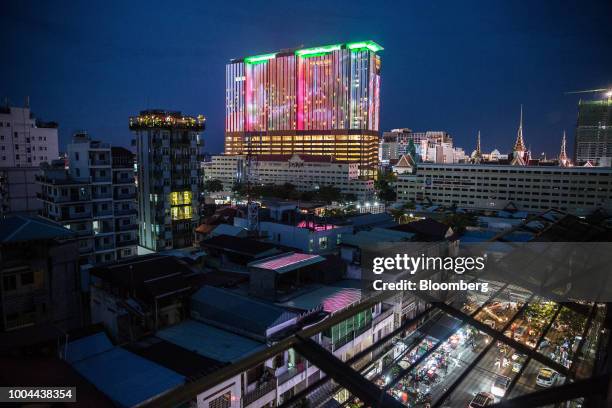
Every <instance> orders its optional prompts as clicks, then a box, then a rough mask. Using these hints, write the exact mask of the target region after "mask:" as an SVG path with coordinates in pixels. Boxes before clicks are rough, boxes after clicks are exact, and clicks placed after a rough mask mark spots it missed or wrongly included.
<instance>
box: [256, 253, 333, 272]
mask: <svg viewBox="0 0 612 408" xmlns="http://www.w3.org/2000/svg"><path fill="white" fill-rule="evenodd" d="M324 260H325V259H324V258H323V257H322V256H320V255H312V254H302V253H287V254H281V255H277V256H274V257H270V258H266V259H260V260H258V261H255V262H251V263H250V264H249V266H250V267H253V268H260V269H269V270H272V271H275V272H277V273H285V272H291V271H294V270H296V269H299V268H303V267H305V266H308V265H314V264H317V263H320V262H323V261H324Z"/></svg>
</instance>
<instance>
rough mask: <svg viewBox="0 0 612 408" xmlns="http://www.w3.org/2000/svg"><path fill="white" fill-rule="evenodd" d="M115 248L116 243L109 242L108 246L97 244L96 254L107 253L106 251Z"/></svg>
mask: <svg viewBox="0 0 612 408" xmlns="http://www.w3.org/2000/svg"><path fill="white" fill-rule="evenodd" d="M114 248H115V243H114V242H108V243H106V244H104V243H100V242H96V252H97V251H106V250H109V249H114Z"/></svg>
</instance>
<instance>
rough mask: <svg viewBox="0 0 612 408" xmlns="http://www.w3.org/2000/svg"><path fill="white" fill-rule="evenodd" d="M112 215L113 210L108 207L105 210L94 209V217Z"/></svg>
mask: <svg viewBox="0 0 612 408" xmlns="http://www.w3.org/2000/svg"><path fill="white" fill-rule="evenodd" d="M112 215H113V210H112V209H110V208H109V209H107V210H95V211H94V216H95V217H110V216H112Z"/></svg>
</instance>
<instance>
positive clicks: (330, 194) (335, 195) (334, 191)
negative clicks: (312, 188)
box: [316, 186, 342, 203]
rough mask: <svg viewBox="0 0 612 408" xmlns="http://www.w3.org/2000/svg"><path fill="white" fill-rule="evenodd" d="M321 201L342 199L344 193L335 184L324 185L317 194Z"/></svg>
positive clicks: (327, 201)
mask: <svg viewBox="0 0 612 408" xmlns="http://www.w3.org/2000/svg"><path fill="white" fill-rule="evenodd" d="M316 195H317V196H318V198H319V199H320V200H321V201H325V202H326V203H331V202H333V201H340V198H342V194H341V193H340V190H339V189H338V188H336V187H334V186H322V187H321V188H319V191H318V192H317V194H316Z"/></svg>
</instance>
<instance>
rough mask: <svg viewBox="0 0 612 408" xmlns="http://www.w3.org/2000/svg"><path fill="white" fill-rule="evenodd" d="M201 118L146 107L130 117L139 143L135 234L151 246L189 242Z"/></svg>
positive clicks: (195, 201) (199, 174) (193, 220)
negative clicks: (146, 108) (136, 228)
mask: <svg viewBox="0 0 612 408" xmlns="http://www.w3.org/2000/svg"><path fill="white" fill-rule="evenodd" d="M204 125H205V119H204V117H203V116H202V115H199V116H197V117H193V116H186V115H183V114H181V112H169V111H162V110H147V111H142V112H140V115H138V116H135V117H131V118H130V130H132V131H133V132H134V133H135V137H136V147H137V156H136V157H137V173H136V174H137V182H138V233H139V238H140V245H141V246H143V247H145V248H148V249H151V250H154V251H159V250H164V249H171V248H181V247H186V246H189V245H191V243H192V240H193V229H194V228H195V227H196V224H197V222H198V219H199V218H198V217H199V211H198V208H199V204H198V202H199V196H200V185H201V181H202V170H201V167H200V161H201V160H202V157H203V149H204V141H203V139H202V137H201V133H202V132H203V131H204V127H205V126H204Z"/></svg>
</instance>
